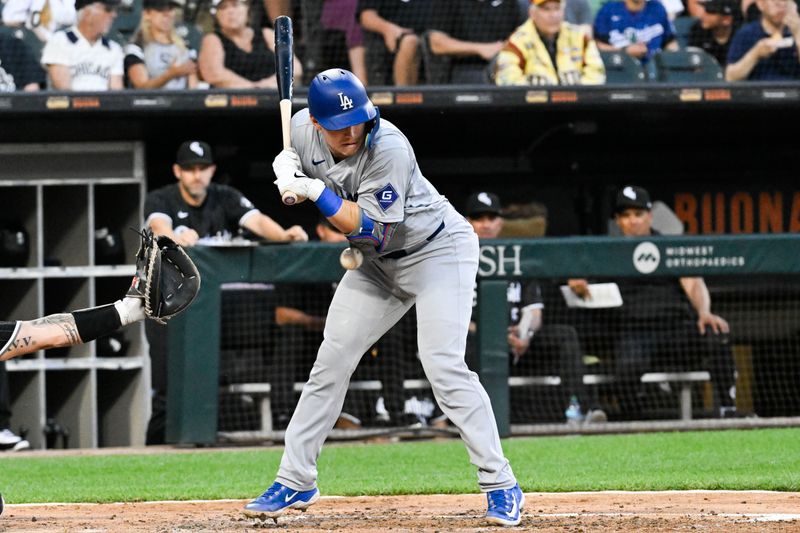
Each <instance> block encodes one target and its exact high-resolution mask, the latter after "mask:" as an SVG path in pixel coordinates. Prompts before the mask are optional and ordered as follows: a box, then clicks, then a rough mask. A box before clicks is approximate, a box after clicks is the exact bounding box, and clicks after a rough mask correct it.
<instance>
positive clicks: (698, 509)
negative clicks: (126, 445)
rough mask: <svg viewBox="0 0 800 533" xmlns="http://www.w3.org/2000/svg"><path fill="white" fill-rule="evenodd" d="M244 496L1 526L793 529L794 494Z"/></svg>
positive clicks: (17, 517)
mask: <svg viewBox="0 0 800 533" xmlns="http://www.w3.org/2000/svg"><path fill="white" fill-rule="evenodd" d="M245 503H246V502H245V501H244V500H242V501H238V500H226V501H203V502H147V503H117V504H41V505H38V504H36V505H33V504H27V505H7V506H6V510H5V513H4V514H3V516H2V517H0V531H2V532H5V531H9V532H12V531H13V532H14V533H25V532H36V533H39V532H45V531H48V532H51V531H58V532H64V531H66V532H72V531H75V532H80V533H95V532H129V531H130V532H144V531H153V532H158V533H172V532H180V533H195V532H206V531H208V532H212V531H213V532H220V531H223V532H225V531H235V532H245V531H258V532H263V531H267V530H276V531H302V532H313V531H345V532H347V533H356V532H359V533H360V532H368V531H392V532H404V531H409V532H415V533H416V532H431V533H433V532H448V531H490V530H507V529H510V530H519V531H524V530H535V531H559V532H580V531H583V532H596V531H599V532H612V531H615V532H618V531H636V532H637V533H642V532H650V531H703V532H726V533H727V532H731V531H736V532H759V533H761V532H768V533H769V532H776V531H787V532H798V531H800V493H788V492H762V491H755V492H749V491H748V492H738V491H736V492H733V491H687V492H574V493H548V494H541V493H528V494H526V502H525V512H524V515H523V519H522V523H521V524H520V526H519V527H517V528H502V527H496V526H488V525H486V524H485V523H484V522H483V520H482V514H483V512H484V511H485V497H483V496H482V495H479V494H467V495H437V496H380V497H348V498H339V497H323V498H322V499H320V501H319V502H318V503H317V504H315V505H314V506H312V507H311V508H310V509H309V510H308V512H306V513H298V512H292V511H290V512H287V513H286V514H285V515H284V516H282V517H281V518H279V519H278V523H277V524H275V523H274V522H273V521H272V520H269V521H267V522H261V521H258V520H254V519H250V518H246V517H245V516H243V515H242V514H241V513H240V509H241V507H242V506H243V505H244V504H245Z"/></svg>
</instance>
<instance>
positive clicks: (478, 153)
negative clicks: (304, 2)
mask: <svg viewBox="0 0 800 533" xmlns="http://www.w3.org/2000/svg"><path fill="white" fill-rule="evenodd" d="M369 92H370V95H371V97H372V98H373V99H374V100H375V102H376V103H377V104H378V105H379V106H380V107H381V111H382V116H384V117H386V118H387V119H388V120H391V121H392V122H394V123H396V124H397V125H398V126H400V127H401V128H402V130H403V131H404V133H406V135H407V136H408V137H409V139H410V140H411V142H412V145H413V146H414V148H415V151H416V153H417V157H418V160H419V162H420V165H421V167H422V169H423V172H424V173H425V175H426V176H427V177H428V178H429V179H430V180H431V181H432V182H433V183H434V184H435V185H436V187H437V188H439V190H440V191H441V192H443V193H444V194H445V195H447V196H448V197H449V198H450V199H451V201H452V202H453V203H454V204H455V205H456V206H457V207H460V206H461V204H463V202H464V200H465V199H466V197H467V196H468V195H469V194H470V193H472V192H474V191H476V190H479V189H484V188H486V189H490V190H495V191H496V192H498V193H499V194H500V196H501V199H502V200H503V201H504V202H509V201H512V200H519V199H523V198H524V199H531V200H535V201H537V202H540V203H541V204H543V205H544V206H545V207H546V209H547V212H548V213H549V216H548V220H547V235H548V236H550V237H564V236H569V235H604V234H605V232H606V228H607V218H608V214H609V213H610V205H611V204H610V202H611V200H612V192H613V191H614V190H616V189H617V188H618V187H619V186H620V185H622V184H624V183H629V182H636V183H639V184H641V185H644V186H645V187H647V188H648V189H649V190H650V192H651V194H652V196H653V197H654V198H655V199H661V200H663V201H664V202H665V203H666V204H667V205H669V206H670V207H671V208H672V209H673V210H674V211H675V212H676V214H677V215H678V216H679V218H681V220H682V221H683V222H684V224H685V226H686V229H687V233H689V234H718V233H728V234H768V233H775V234H778V233H784V232H788V233H796V232H797V231H798V230H800V192H798V189H797V185H796V183H797V176H796V174H797V168H798V167H797V162H796V148H795V144H796V141H795V139H794V137H793V134H794V132H793V130H791V129H790V126H789V125H790V124H794V123H796V122H797V120H798V118H800V106H798V103H799V102H800V91H798V89H797V88H796V86H793V85H781V84H777V85H776V84H759V83H751V84H736V85H698V86H696V87H695V86H693V87H687V86H677V85H658V86H646V85H642V86H625V87H613V86H609V87H594V88H589V87H586V88H579V89H574V90H572V89H571V90H560V89H556V90H552V89H538V88H536V89H526V88H519V89H517V88H493V87H483V86H481V87H462V88H451V87H420V88H412V89H396V88H371V89H370V91H369ZM303 105H304V92H303V89H302V88H298V90H297V92H296V98H295V109H299V108H301V107H302V106H303ZM0 120H2V127H0V144H3V145H4V146H5V147H6V149H11V150H12V151H13V147H14V146H16V145H20V144H23V143H24V144H28V145H30V144H42V143H69V144H72V143H83V144H86V145H92V144H99V145H102V144H105V143H108V142H113V143H115V146H118V145H119V143H122V144H123V145H126V146H127V145H128V144H132V145H135V146H136V150H137V151H136V153H137V154H138V155H137V158H140V159H137V161H140V162H141V164H142V167H141V175H142V176H143V179H144V182H145V184H146V185H147V188H155V187H158V186H160V185H163V184H166V183H169V182H171V180H172V179H173V178H172V175H171V171H170V166H171V164H172V161H173V158H174V153H175V149H176V148H177V146H178V145H179V143H180V142H182V141H183V140H185V139H187V138H192V137H199V138H203V139H205V140H207V141H209V142H210V143H211V144H212V145H213V146H214V148H215V152H216V157H217V159H218V160H219V165H218V166H219V170H218V174H217V177H216V179H217V180H218V181H220V182H227V183H230V184H231V185H234V186H236V187H237V188H239V189H241V190H242V191H243V192H244V193H245V194H246V195H247V196H248V197H249V198H250V199H251V200H252V201H253V202H254V203H255V204H256V205H257V206H258V207H259V208H261V209H262V210H263V211H265V212H266V213H268V214H270V215H271V216H274V217H275V218H276V219H277V220H279V221H280V222H281V223H283V224H287V225H288V224H294V223H299V224H302V225H304V226H305V227H306V229H311V228H312V227H313V224H314V222H315V220H316V214H315V212H314V211H313V210H309V209H305V208H301V209H289V208H286V207H284V206H282V205H281V204H280V201H279V199H278V198H277V195H275V194H274V191H273V189H272V186H271V181H272V178H271V166H270V164H271V161H272V158H273V156H274V153H276V152H277V150H278V149H279V147H280V145H281V141H280V132H279V127H278V124H279V122H278V111H277V96H276V95H275V94H273V93H270V92H254V91H253V92H248V91H232V92H220V91H195V92H175V93H171V92H161V91H151V92H140V91H125V92H121V93H104V94H92V93H86V94H81V95H76V94H58V93H40V94H10V95H2V96H0ZM4 153H8V151H6V152H4ZM88 153H91V152H88ZM54 155H57V154H54ZM53 160H55V161H57V160H58V157H53ZM7 161H8V159H5V161H4V160H3V156H2V155H0V166H2V165H3V164H4V163H6V162H7ZM91 161H92V159H91V157H87V159H86V161H84V163H85V165H88V166H91ZM106 163H107V161H105V160H104V164H106ZM52 172H53V179H56V180H57V179H58V172H59V168H58V164H56V163H53V164H52ZM129 188H130V189H131V190H134V189H135V193H136V195H137V198H135V199H134V200H131V199H128V200H125V201H124V204H125V206H124V211H125V213H124V216H122V217H121V218H125V219H128V218H131V209H133V208H135V206H136V205H138V204H139V202H140V200H141V198H140V197H139V195H140V194H141V193H140V191H139V189H138V188H137V187H134V186H133V185H130V186H129ZM4 192H5V193H4V194H3V196H4V198H3V200H4V203H6V202H7V203H8V204H12V205H13V204H16V205H17V206H18V207H16V208H15V212H17V211H20V210H24V209H23V208H24V207H25V206H28V205H32V204H33V199H32V198H30V197H29V196H25V197H23V198H21V200H20V198H19V197H17V196H15V195H14V194H13V193H11V192H10V190H9V189H4ZM98 198H99V200H102V201H107V202H109V203H112V202H117V201H118V199H119V196H117V195H116V194H113V195H112V194H111V193H105V192H104V193H103V194H101V195H100V196H99V197H98ZM104 199H105V200H104ZM102 201H101V202H99V203H98V205H97V206H96V209H97V210H98V211H102V210H103V207H102V205H101V204H102ZM20 202H21V203H20ZM20 205H21V206H22V207H19V206H20ZM132 218H134V219H135V216H133V217H132ZM67 219H68V220H76V221H78V223H79V224H81V226H80V231H83V230H84V229H85V228H84V227H83V226H85V225H86V224H87V217H86V216H85V215H81V214H80V213H77V214H76V216H75V218H67ZM65 231H72V230H70V229H69V228H67V229H66V230H65ZM790 246H794V244H793V243H792V244H790ZM132 253H133V250H127V254H128V256H130V255H131V254H132ZM9 275H10V273H9V272H7V271H6V270H4V269H0V279H8V278H9ZM14 283H16V282H14ZM26 283H28V282H26ZM31 283H35V282H31ZM730 284H731V286H732V287H733V288H732V289H731V292H730V293H729V294H731V295H732V296H731V297H730V298H728V299H726V292H725V289H724V288H721V289H719V291H720V292H716V293H715V294H714V299H715V305H716V303H719V304H721V305H724V306H726V307H725V309H730V310H731V312H733V313H735V312H737V306H740V305H741V293H740V292H736V291H737V290H738V289H740V288H741V285H742V281H741V278H739V279H733V280H732V281H731V282H730ZM770 284H772V285H775V282H774V280H773V281H770V280H758V283H752V284H750V290H752V291H753V293H754V296H753V297H754V298H760V297H761V296H759V294H762V295H763V292H762V293H759V292H758V291H759V290H761V288H763V287H764V286H766V285H770ZM778 285H780V283H778ZM737 286H738V287H737ZM73 292H75V291H73ZM78 292H79V291H78ZM100 292H102V294H107V293H108V294H111V293H113V292H114V291H113V290H112V288H111V287H109V288H105V287H103V288H102V290H101V291H100ZM770 294H777V293H770ZM70 298H71V297H70V295H67V296H65V297H59V298H57V300H60V301H64V302H69V301H70ZM81 298H82V296H81ZM777 298H778V299H780V298H786V300H787V301H794V297H793V296H792V295H791V294H790V293H788V292H784V293H783V294H782V295H779V296H777ZM77 301H83V300H81V299H80V298H79V299H78V300H77ZM27 309H28V307H24V308H23V310H27ZM723 312H724V311H723ZM31 317H32V315H31V316H17V317H15V318H31ZM6 318H11V317H10V316H9V317H6ZM781 334H783V330H782V333H781ZM792 334H793V333H792ZM760 342H761V346H762V347H763V351H764V353H769V356H768V357H764V358H762V359H758V361H757V364H758V365H761V370H760V371H761V372H762V375H765V376H766V375H769V376H771V379H773V380H774V381H773V383H776V384H777V385H776V386H777V387H779V389H780V390H781V391H782V392H781V394H782V397H784V398H790V399H791V398H795V400H794V401H795V403H789V405H788V411H787V405H786V403H780V404H779V403H778V402H776V401H774V400H773V399H771V396H770V391H769V390H765V391H762V392H760V393H757V394H756V396H755V397H754V401H755V402H759V401H760V402H762V404H761V405H760V406H759V408H758V409H757V410H758V411H759V412H760V413H764V414H765V415H766V416H769V415H778V414H782V413H786V412H796V398H797V397H798V396H800V395H798V394H795V389H796V387H795V388H793V385H792V383H796V382H797V380H795V381H792V380H791V379H790V378H791V377H792V376H794V375H796V368H797V367H796V352H794V351H793V350H792V349H791V348H788V349H787V348H786V346H787V345H786V344H785V343H784V344H781V343H780V342H778V345H776V346H770V343H773V344H775V341H771V340H770V339H768V338H764V339H762V340H761V341H760ZM787 365H788V366H787ZM71 375H72V374H69V373H65V376H68V377H69V376H71ZM16 376H20V377H23V376H22V375H21V374H16ZM12 379H15V380H17V382H16V383H15V384H14V385H13V387H15V388H14V389H13V391H12V394H15V395H16V398H17V399H18V400H17V401H23V400H24V399H25V398H28V397H33V396H35V394H33V392H32V389H31V388H30V386H29V384H28V383H27V382H21V381H19V380H18V379H17V377H15V376H12ZM23 379H27V378H25V377H23ZM115 379H116V378H115ZM498 379H502V378H498ZM83 381H84V380H83V378H82V377H80V376H79V377H77V378H75V379H73V378H72V377H70V378H69V379H67V380H66V383H68V384H72V385H74V384H75V383H77V384H78V387H77V388H78V389H81V390H83V389H87V386H86V385H85V384H84V382H83ZM73 382H74V383H73ZM109 383H110V384H109V385H108V386H107V388H109V389H115V388H117V387H116V383H114V382H113V381H111V380H109ZM764 383H768V382H764ZM140 385H141V384H140V383H138V382H137V386H140ZM760 386H766V387H769V386H770V385H763V384H758V385H757V387H760ZM755 390H756V391H758V388H756V389H755ZM84 393H85V390H84V392H82V394H84ZM53 396H54V397H56V398H58V397H64V396H66V395H64V394H62V393H60V392H59V391H54V394H53ZM108 396H109V397H110V398H112V399H111V400H104V401H105V402H107V403H109V404H113V401H112V400H113V397H114V395H113V394H108ZM82 402H83V400H80V401H77V404H76V407H75V408H74V410H75V413H76V415H75V416H76V418H80V419H81V420H85V423H87V424H91V423H93V422H92V420H91V419H92V418H93V417H95V416H96V414H94V413H84V412H83V407H82V405H83V403H82ZM70 409H72V407H70ZM109 412H111V413H116V411H114V408H113V407H111V408H109ZM78 414H80V416H78ZM129 433H130V430H126V433H125V437H124V438H123V439H122V441H114V442H121V443H123V444H124V443H126V442H129V441H130V437H129V436H128V434H129ZM109 442H110V441H109ZM103 444H104V442H103V441H101V442H97V443H93V442H89V443H86V445H87V446H92V445H103Z"/></svg>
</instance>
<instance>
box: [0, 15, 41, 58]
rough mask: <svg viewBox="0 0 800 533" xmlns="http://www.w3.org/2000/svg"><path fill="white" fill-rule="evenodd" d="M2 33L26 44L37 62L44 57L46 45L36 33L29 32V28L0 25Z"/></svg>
mask: <svg viewBox="0 0 800 533" xmlns="http://www.w3.org/2000/svg"><path fill="white" fill-rule="evenodd" d="M0 33H2V34H5V35H10V36H11V37H14V38H15V39H19V40H21V41H22V42H24V43H25V44H26V45H27V46H28V48H29V49H30V50H31V52H32V53H33V57H35V58H36V60H37V61H39V58H41V57H42V49H43V48H44V43H43V42H42V41H41V40H40V39H39V37H37V36H36V34H35V33H33V31H31V30H29V29H28V28H12V27H9V26H3V25H1V24H0Z"/></svg>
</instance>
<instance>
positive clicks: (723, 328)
mask: <svg viewBox="0 0 800 533" xmlns="http://www.w3.org/2000/svg"><path fill="white" fill-rule="evenodd" d="M697 329H698V330H699V331H700V335H705V334H706V329H711V331H713V332H714V333H728V332H729V331H730V330H731V328H730V326H728V322H727V321H726V320H725V319H724V318H722V317H721V316H719V315H715V314H714V313H704V314H702V315H700V316H699V317H698V318H697Z"/></svg>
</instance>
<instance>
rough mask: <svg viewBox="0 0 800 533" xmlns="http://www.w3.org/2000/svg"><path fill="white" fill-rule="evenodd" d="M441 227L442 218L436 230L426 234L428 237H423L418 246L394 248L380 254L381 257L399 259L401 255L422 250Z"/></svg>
mask: <svg viewBox="0 0 800 533" xmlns="http://www.w3.org/2000/svg"><path fill="white" fill-rule="evenodd" d="M443 229H444V220H443V221H442V223H441V224H439V227H438V228H436V231H434V232H433V233H431V234H430V235H428V238H427V239H425V242H423V243H422V244H420V245H419V246H415V247H413V248H410V249H408V248H406V249H403V250H395V251H394V252H389V253H388V254H386V255H382V256H381V258H385V259H400V258H401V257H405V256H407V255H411V254H413V253H414V252H418V251H420V250H422V249H423V248H424V247H425V246H426V245H427V244H428V243H429V242H431V241H432V240H433V239H435V238H436V236H437V235H439V233H440V232H441V231H442V230H443Z"/></svg>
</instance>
